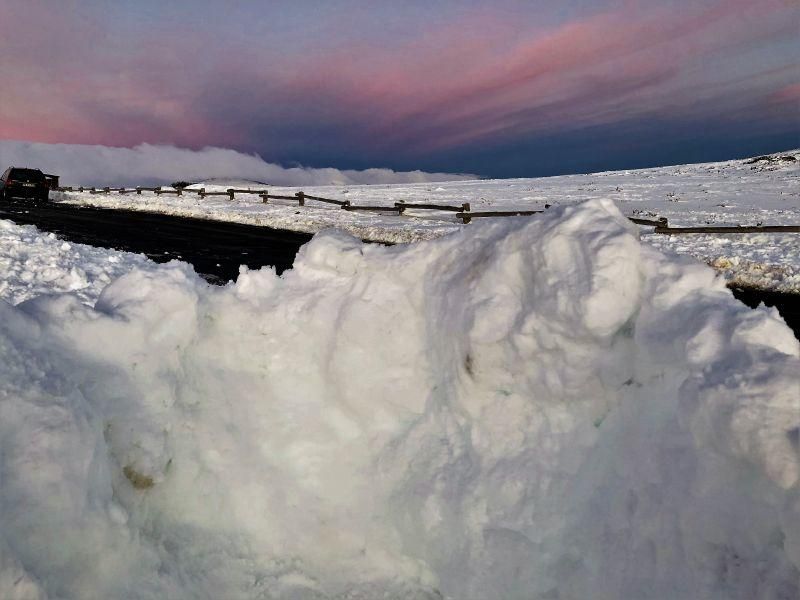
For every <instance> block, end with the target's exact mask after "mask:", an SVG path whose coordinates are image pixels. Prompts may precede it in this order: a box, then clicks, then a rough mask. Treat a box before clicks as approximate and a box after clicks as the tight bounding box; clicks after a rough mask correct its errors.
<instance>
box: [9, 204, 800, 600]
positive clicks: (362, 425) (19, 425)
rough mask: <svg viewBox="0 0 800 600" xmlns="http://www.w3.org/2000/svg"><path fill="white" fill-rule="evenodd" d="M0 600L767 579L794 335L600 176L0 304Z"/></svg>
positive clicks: (793, 509)
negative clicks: (438, 218) (586, 188)
mask: <svg viewBox="0 0 800 600" xmlns="http://www.w3.org/2000/svg"><path fill="white" fill-rule="evenodd" d="M0 313H2V314H0V482H2V485H1V486H0V596H2V597H4V598H15V597H18V598H36V597H39V598H121V597H125V598H167V597H169V598H255V597H264V598H304V599H305V598H330V597H339V598H375V597H402V598H441V597H450V598H459V599H462V598H466V599H469V598H601V599H602V598H608V599H618V598H720V599H722V598H725V599H731V598H741V599H751V598H775V599H777V598H796V597H797V594H798V592H800V583H799V578H800V379H799V377H800V375H799V374H800V358H799V356H800V349H799V348H798V344H797V342H796V340H795V339H794V338H793V336H792V333H791V331H790V330H789V329H788V328H787V327H786V326H785V325H784V324H783V323H782V322H781V320H780V319H779V317H778V316H777V313H776V312H775V311H774V310H771V309H770V310H767V309H760V310H756V311H752V310H750V309H748V308H746V307H745V306H743V305H741V304H740V303H738V302H736V301H735V300H734V299H733V297H732V296H731V295H730V293H729V292H728V291H727V290H726V289H725V287H724V283H723V281H722V280H721V279H719V278H717V277H716V276H715V275H714V274H713V272H712V271H711V270H710V269H708V268H706V267H703V266H701V265H699V264H696V263H693V262H691V261H688V259H687V260H686V261H684V260H683V259H679V258H675V257H666V256H664V255H662V254H660V253H658V252H657V251H656V250H654V249H652V248H649V247H647V246H644V245H642V244H640V243H639V241H638V239H637V233H636V230H635V228H632V226H631V225H630V224H629V223H628V222H627V221H626V220H625V219H624V218H623V217H622V215H621V214H620V213H619V212H618V210H617V209H616V208H615V207H614V205H613V203H612V202H610V201H593V202H590V203H586V204H583V205H579V206H575V207H569V208H562V209H556V210H553V211H552V213H548V214H546V215H543V216H542V218H537V219H507V220H503V221H502V222H497V223H491V224H487V223H481V224H476V225H475V226H474V227H471V228H469V229H468V230H464V231H462V232H460V233H457V234H454V235H451V236H447V237H444V238H441V239H438V240H435V241H432V242H425V243H420V244H416V245H413V246H409V247H399V246H398V247H390V248H387V247H380V246H374V245H363V244H362V243H360V242H359V241H357V240H355V239H353V238H351V237H349V236H347V235H345V234H342V233H339V232H336V231H327V232H323V233H321V234H319V235H317V236H316V237H315V238H314V239H313V240H312V241H311V242H310V243H309V244H307V245H306V246H305V247H304V248H303V249H302V250H301V252H300V254H299V255H298V257H297V260H296V263H295V268H294V269H293V270H291V271H287V272H286V273H285V274H284V275H283V276H282V277H280V278H279V277H277V276H276V275H275V274H274V272H273V271H272V270H270V269H262V270H260V271H258V272H243V273H242V274H241V276H240V277H239V279H238V281H237V282H236V283H235V284H232V285H230V286H228V287H226V288H215V287H212V286H209V285H207V284H206V283H205V282H203V281H202V280H201V279H199V278H198V277H197V276H195V275H194V273H193V272H191V271H190V270H189V269H188V267H186V266H185V265H182V264H180V263H170V264H169V265H166V266H163V267H161V268H160V269H159V270H156V271H134V272H132V273H131V274H129V275H126V276H124V277H122V278H120V279H118V280H117V281H115V282H114V283H112V284H111V285H110V286H109V287H107V288H106V289H105V290H104V292H103V294H102V295H101V297H100V299H99V301H98V302H97V305H96V306H95V307H94V308H90V307H87V306H85V305H82V304H81V303H80V302H79V301H78V300H76V299H75V298H73V297H71V296H69V295H63V296H55V297H54V296H50V297H42V298H38V299H34V300H31V301H28V302H25V303H22V304H20V305H19V306H17V307H12V306H10V305H8V304H4V303H0Z"/></svg>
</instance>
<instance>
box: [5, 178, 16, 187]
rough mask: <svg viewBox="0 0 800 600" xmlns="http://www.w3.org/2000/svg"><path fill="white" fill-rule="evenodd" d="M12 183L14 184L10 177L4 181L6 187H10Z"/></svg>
mask: <svg viewBox="0 0 800 600" xmlns="http://www.w3.org/2000/svg"><path fill="white" fill-rule="evenodd" d="M12 183H14V180H13V179H11V178H10V177H9V178H8V179H6V185H11V184H12Z"/></svg>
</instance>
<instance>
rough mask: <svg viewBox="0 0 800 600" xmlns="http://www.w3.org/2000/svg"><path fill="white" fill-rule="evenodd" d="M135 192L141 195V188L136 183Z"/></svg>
mask: <svg viewBox="0 0 800 600" xmlns="http://www.w3.org/2000/svg"><path fill="white" fill-rule="evenodd" d="M136 193H137V194H139V195H140V196H141V195H142V188H140V187H139V186H138V185H137V186H136Z"/></svg>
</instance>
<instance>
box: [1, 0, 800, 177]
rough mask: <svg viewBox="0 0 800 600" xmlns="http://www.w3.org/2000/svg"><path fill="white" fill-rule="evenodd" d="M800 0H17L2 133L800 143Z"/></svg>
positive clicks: (498, 148)
mask: <svg viewBox="0 0 800 600" xmlns="http://www.w3.org/2000/svg"><path fill="white" fill-rule="evenodd" d="M799 59H800V2H798V1H797V0H758V1H754V0H691V1H689V0H658V1H655V0H580V1H574V2H544V1H541V2H540V1H530V0H529V1H521V0H494V1H492V2H477V1H469V0H462V1H458V2H457V1H454V0H441V1H439V2H430V1H424V2H423V1H418V0H407V1H404V2H394V1H391V2H390V1H384V0H371V1H361V0H341V1H336V0H329V1H326V2H322V1H319V2H310V1H305V0H293V1H292V2H281V1H275V2H266V1H261V2H256V1H247V0H241V1H236V2H234V1H227V2H226V1H216V2H214V1H211V0H196V1H192V2H189V1H186V2H163V1H162V0H158V1H156V0H116V1H114V2H112V1H101V0H81V1H78V0H4V1H3V4H2V7H0V82H1V83H0V140H19V141H28V142H45V143H51V144H52V143H61V144H95V145H103V146H115V147H127V148H131V147H135V146H138V145H141V144H155V145H171V146H176V147H179V148H187V149H192V150H200V149H202V148H205V147H209V146H212V147H220V148H229V149H233V150H236V151H238V152H242V153H247V154H258V155H259V156H260V157H261V158H263V159H264V160H265V161H269V162H273V163H278V164H281V165H284V166H288V167H291V166H296V165H304V166H312V167H335V168H339V169H365V168H370V167H385V168H390V169H395V170H416V169H422V170H426V171H440V172H442V171H444V172H452V173H476V174H479V175H482V176H487V177H522V176H539V175H550V174H560V173H572V172H588V171H594V170H604V169H618V168H635V167H643V166H655V165H661V164H678V163H685V162H699V161H705V160H722V159H727V158H736V157H744V156H750V155H754V154H762V153H766V152H773V151H779V150H784V149H789V148H794V147H798V146H800V60H799Z"/></svg>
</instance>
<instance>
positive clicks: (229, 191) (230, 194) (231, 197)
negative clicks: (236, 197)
mask: <svg viewBox="0 0 800 600" xmlns="http://www.w3.org/2000/svg"><path fill="white" fill-rule="evenodd" d="M228 197H229V198H230V199H231V200H233V189H231V188H228Z"/></svg>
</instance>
